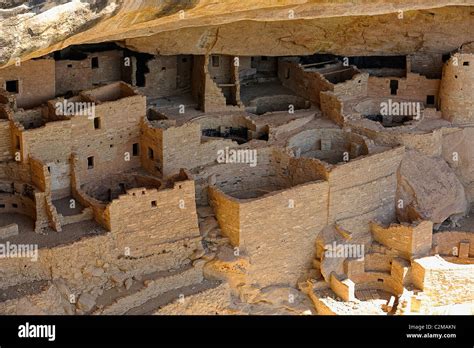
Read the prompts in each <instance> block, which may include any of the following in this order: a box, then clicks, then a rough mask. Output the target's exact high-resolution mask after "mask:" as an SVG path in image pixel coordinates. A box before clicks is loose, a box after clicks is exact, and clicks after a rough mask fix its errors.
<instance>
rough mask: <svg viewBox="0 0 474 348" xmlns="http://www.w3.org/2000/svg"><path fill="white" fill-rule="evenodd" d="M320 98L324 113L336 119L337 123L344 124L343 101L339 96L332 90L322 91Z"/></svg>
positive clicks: (333, 119)
mask: <svg viewBox="0 0 474 348" xmlns="http://www.w3.org/2000/svg"><path fill="white" fill-rule="evenodd" d="M320 100H321V111H322V113H323V115H324V116H326V117H328V118H329V119H331V120H332V121H334V122H335V123H336V124H338V125H340V126H343V125H344V114H343V112H342V110H343V102H342V101H341V100H340V99H339V98H338V96H337V95H336V94H334V93H333V92H330V91H326V92H321V94H320Z"/></svg>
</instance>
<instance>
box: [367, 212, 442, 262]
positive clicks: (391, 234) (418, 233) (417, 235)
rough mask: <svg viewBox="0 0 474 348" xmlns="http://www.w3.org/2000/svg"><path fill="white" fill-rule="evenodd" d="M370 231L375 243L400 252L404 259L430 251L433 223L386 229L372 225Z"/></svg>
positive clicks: (394, 225)
mask: <svg viewBox="0 0 474 348" xmlns="http://www.w3.org/2000/svg"><path fill="white" fill-rule="evenodd" d="M371 231H372V235H373V237H374V239H375V240H376V241H377V242H379V243H381V244H383V245H385V246H387V247H389V248H393V249H396V250H398V251H400V253H401V255H403V256H404V257H405V258H406V259H411V258H412V257H415V256H423V255H426V254H428V252H429V251H430V249H431V245H432V234H433V223H432V222H430V221H423V222H420V223H419V224H416V225H413V226H408V225H398V224H392V225H390V226H388V227H383V226H380V225H378V224H376V223H372V224H371Z"/></svg>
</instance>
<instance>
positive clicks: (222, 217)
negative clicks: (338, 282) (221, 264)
mask: <svg viewBox="0 0 474 348" xmlns="http://www.w3.org/2000/svg"><path fill="white" fill-rule="evenodd" d="M208 196H209V204H210V206H211V207H212V208H213V209H214V213H215V214H216V219H217V220H218V221H219V227H220V228H221V230H222V233H223V234H224V235H225V236H226V237H228V238H229V240H230V242H231V244H232V245H235V246H238V245H240V203H239V200H238V199H235V198H233V197H229V196H228V195H226V194H225V193H223V192H222V191H221V190H219V189H217V188H215V187H213V186H211V187H209V193H208Z"/></svg>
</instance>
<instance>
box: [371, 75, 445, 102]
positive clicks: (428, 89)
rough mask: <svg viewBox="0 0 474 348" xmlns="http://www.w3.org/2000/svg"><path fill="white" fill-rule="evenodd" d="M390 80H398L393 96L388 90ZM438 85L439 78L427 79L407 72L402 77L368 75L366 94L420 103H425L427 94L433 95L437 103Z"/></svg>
mask: <svg viewBox="0 0 474 348" xmlns="http://www.w3.org/2000/svg"><path fill="white" fill-rule="evenodd" d="M390 80H396V81H398V89H397V94H396V95H393V96H392V94H391V91H390ZM439 87H440V80H439V79H428V78H426V77H425V76H422V75H419V74H413V73H407V76H406V77H403V78H400V77H377V76H370V77H369V85H368V95H369V97H386V98H391V97H394V98H403V99H406V100H413V101H419V102H422V103H426V98H427V96H428V95H433V96H434V97H435V103H437V101H438V92H439Z"/></svg>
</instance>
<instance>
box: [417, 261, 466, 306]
mask: <svg viewBox="0 0 474 348" xmlns="http://www.w3.org/2000/svg"><path fill="white" fill-rule="evenodd" d="M473 268H474V266H473V265H460V264H454V263H450V262H448V261H445V260H444V259H442V258H441V257H439V256H430V257H425V258H422V259H417V260H414V261H413V262H412V277H413V283H414V285H415V286H416V287H417V288H419V289H421V290H423V295H424V296H425V297H426V300H425V303H424V305H425V306H426V307H429V306H443V305H448V304H455V303H463V302H469V301H472V300H473V299H474V290H473V289H474V272H473ZM441 294H442V295H441Z"/></svg>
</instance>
